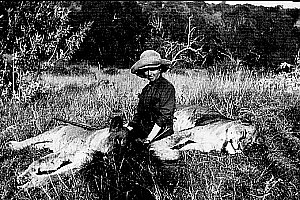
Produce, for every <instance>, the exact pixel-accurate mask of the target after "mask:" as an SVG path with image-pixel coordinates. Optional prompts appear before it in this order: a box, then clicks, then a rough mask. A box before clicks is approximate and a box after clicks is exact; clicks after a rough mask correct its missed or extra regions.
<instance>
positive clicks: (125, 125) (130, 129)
mask: <svg viewBox="0 0 300 200" xmlns="http://www.w3.org/2000/svg"><path fill="white" fill-rule="evenodd" d="M123 127H125V128H127V129H128V130H129V131H132V129H133V127H131V126H129V125H128V123H127V124H124V125H123Z"/></svg>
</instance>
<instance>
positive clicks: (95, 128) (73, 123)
mask: <svg viewBox="0 0 300 200" xmlns="http://www.w3.org/2000/svg"><path fill="white" fill-rule="evenodd" d="M52 119H54V120H57V121H61V122H64V123H67V124H71V125H73V126H77V127H80V128H84V129H86V130H89V131H95V130H100V128H99V127H95V126H91V125H88V124H82V123H78V122H71V121H67V120H64V119H60V118H56V117H53V118H52Z"/></svg>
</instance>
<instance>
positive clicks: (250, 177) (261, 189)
mask: <svg viewBox="0 0 300 200" xmlns="http://www.w3.org/2000/svg"><path fill="white" fill-rule="evenodd" d="M164 76H165V77H166V78H167V79H168V80H170V82H172V83H173V84H174V86H175V88H176V101H177V104H178V105H191V104H199V105H201V106H209V107H212V108H214V109H216V110H218V111H219V112H220V113H221V114H222V115H225V116H227V117H229V118H232V119H244V120H249V121H252V122H253V123H255V124H256V125H257V128H258V130H259V133H260V134H261V135H262V136H263V137H264V138H265V145H263V146H256V147H253V148H251V149H249V150H248V151H247V152H246V154H245V155H237V156H227V155H222V154H219V153H216V152H213V153H210V154H201V153H199V152H187V153H184V155H183V158H184V159H183V162H182V163H175V164H174V163H173V164H172V163H171V164H166V165H163V166H162V165H157V163H156V161H153V160H151V159H150V157H149V156H148V155H147V154H145V155H143V156H142V158H140V160H139V159H137V158H135V157H134V156H132V152H130V151H129V152H125V154H124V155H122V156H121V157H119V158H115V157H113V158H111V160H110V162H108V163H107V162H105V161H104V160H102V157H101V155H98V157H97V156H96V159H95V161H94V163H92V164H91V165H88V166H86V168H85V171H84V173H82V174H73V175H72V176H71V177H60V178H59V180H60V181H59V182H58V183H57V182H54V183H51V184H50V185H49V186H47V187H45V188H43V189H41V190H39V189H34V190H30V191H27V192H26V191H18V189H17V188H16V183H15V177H16V175H17V174H18V173H19V172H20V171H21V170H23V169H25V168H26V167H27V166H28V164H30V163H31V162H32V160H34V159H36V158H38V157H39V156H42V155H45V154H46V153H48V151H47V150H45V151H34V149H30V148H26V149H24V150H22V151H21V152H10V151H8V150H6V149H5V147H4V143H5V142H6V141H9V140H23V139H26V138H28V137H32V136H35V135H37V134H40V133H42V132H44V131H46V130H49V129H51V128H53V127H55V126H56V125H58V123H59V122H57V121H54V120H52V118H53V117H58V118H63V119H66V120H70V121H76V122H82V123H87V124H91V125H93V126H98V127H99V128H101V127H105V126H108V124H109V121H110V117H111V116H112V115H113V114H114V113H115V112H122V113H123V114H124V118H125V120H127V121H128V120H130V119H131V118H132V116H133V114H134V112H135V107H136V105H137V102H138V93H140V92H141V89H142V88H143V87H144V86H145V85H146V84H147V81H145V80H143V79H141V78H139V77H137V76H134V75H132V74H130V73H129V70H121V72H120V73H118V74H115V75H108V74H106V73H104V72H103V71H98V70H95V69H94V71H93V73H92V74H87V75H80V76H79V75H68V76H66V75H55V76H54V75H51V74H44V75H43V76H42V79H41V81H43V83H44V84H49V85H50V91H49V92H48V93H47V94H44V95H43V96H41V97H40V99H38V100H35V101H33V102H28V103H26V104H22V103H17V102H12V101H7V102H4V101H2V102H1V109H0V112H1V115H2V118H1V122H0V128H1V131H2V133H1V136H0V141H1V143H0V144H1V152H0V154H1V171H0V177H1V181H0V191H1V193H0V196H1V197H2V199H114V198H119V199H120V198H121V196H122V195H123V197H124V195H125V194H127V193H128V191H131V189H132V187H137V186H139V187H140V188H141V187H142V188H144V189H146V190H147V191H150V192H151V193H152V194H154V195H155V197H156V199H278V198H279V199H293V198H295V199H296V197H299V193H298V192H297V191H298V189H299V179H298V176H297V175H295V174H297V172H298V170H299V165H298V164H297V162H298V161H299V151H298V150H299V149H300V148H299V147H298V146H297V145H295V144H296V142H294V141H296V139H297V138H298V137H299V135H297V134H295V127H296V125H297V120H298V118H297V113H298V98H299V96H298V94H297V93H290V92H287V91H288V90H287V88H285V87H273V86H272V85H271V86H270V81H269V80H270V79H268V81H265V80H267V79H266V78H267V77H263V78H261V77H258V76H257V75H255V74H253V73H250V72H247V71H241V72H239V73H230V74H228V73H227V74H226V73H215V74H208V73H203V71H202V72H192V71H189V72H186V73H185V74H176V73H166V74H164ZM271 80H275V79H271ZM276 83H277V82H276V81H275V82H274V83H273V85H275V86H276ZM291 131H292V132H293V133H291ZM283 133H284V134H283ZM116 159H117V160H116ZM120 161H122V162H121V163H122V165H120ZM117 163H118V164H117ZM178 166H179V167H178ZM84 175H86V176H84ZM87 177H90V178H91V179H89V180H87V179H86V178H87ZM91 182H93V184H91ZM133 183H134V184H133ZM126 186H131V187H129V188H128V187H126ZM126 192H127V193H126ZM128 194H129V193H128Z"/></svg>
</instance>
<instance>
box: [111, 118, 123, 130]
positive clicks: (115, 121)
mask: <svg viewBox="0 0 300 200" xmlns="http://www.w3.org/2000/svg"><path fill="white" fill-rule="evenodd" d="M122 128H123V119H122V117H121V116H115V117H113V118H112V119H111V122H110V127H109V132H113V131H120V130H121V129H122Z"/></svg>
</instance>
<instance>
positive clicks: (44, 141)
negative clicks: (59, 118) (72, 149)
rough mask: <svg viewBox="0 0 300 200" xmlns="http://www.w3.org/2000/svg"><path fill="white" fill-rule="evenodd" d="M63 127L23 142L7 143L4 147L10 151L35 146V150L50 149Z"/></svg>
mask: <svg viewBox="0 0 300 200" xmlns="http://www.w3.org/2000/svg"><path fill="white" fill-rule="evenodd" d="M63 127H64V126H58V127H56V128H54V129H52V130H49V131H46V132H45V133H42V134H39V135H37V136H35V137H31V138H28V139H26V140H23V141H20V142H18V141H9V142H7V143H6V147H7V148H9V149H11V150H21V149H23V148H25V147H28V146H32V145H35V147H36V148H39V149H41V148H50V149H51V147H52V144H53V140H54V139H55V138H57V137H59V134H61V129H62V128H63Z"/></svg>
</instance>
